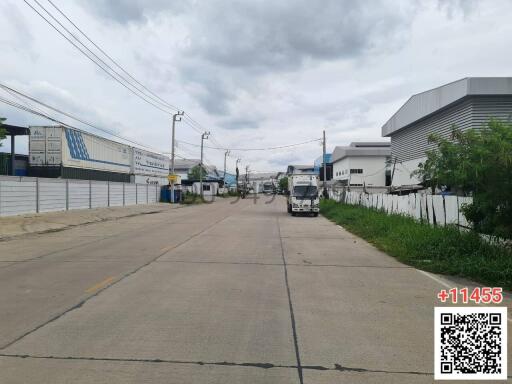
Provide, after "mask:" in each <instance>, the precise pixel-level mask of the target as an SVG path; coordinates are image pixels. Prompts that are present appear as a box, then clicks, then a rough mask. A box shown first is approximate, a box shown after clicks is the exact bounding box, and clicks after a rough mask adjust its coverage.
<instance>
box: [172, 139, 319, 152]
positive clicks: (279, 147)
mask: <svg viewBox="0 0 512 384" xmlns="http://www.w3.org/2000/svg"><path fill="white" fill-rule="evenodd" d="M321 140H322V139H312V140H308V141H304V142H301V143H295V144H287V145H279V146H276V147H264V148H227V147H210V146H206V145H205V146H204V147H205V148H208V149H217V150H222V151H226V150H230V151H271V150H275V149H283V148H291V147H296V146H299V145H304V144H309V143H313V142H315V141H321ZM179 143H182V144H186V145H191V146H194V147H200V145H199V144H194V143H189V142H187V141H184V140H179Z"/></svg>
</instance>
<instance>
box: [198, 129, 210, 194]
mask: <svg viewBox="0 0 512 384" xmlns="http://www.w3.org/2000/svg"><path fill="white" fill-rule="evenodd" d="M209 135H210V132H207V131H205V132H203V133H202V134H201V164H200V166H199V188H200V194H201V200H203V142H204V139H208V136H209Z"/></svg>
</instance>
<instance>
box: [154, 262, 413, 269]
mask: <svg viewBox="0 0 512 384" xmlns="http://www.w3.org/2000/svg"><path fill="white" fill-rule="evenodd" d="M157 262H158V263H183V264H233V265H263V266H276V267H282V266H283V264H282V263H262V262H257V261H209V260H195V261H191V260H158V261H157ZM286 265H287V266H288V267H305V268H314V267H319V268H320V267H323V268H326V267H327V268H329V267H332V268H382V269H414V268H413V267H409V266H381V265H343V264H299V263H286Z"/></svg>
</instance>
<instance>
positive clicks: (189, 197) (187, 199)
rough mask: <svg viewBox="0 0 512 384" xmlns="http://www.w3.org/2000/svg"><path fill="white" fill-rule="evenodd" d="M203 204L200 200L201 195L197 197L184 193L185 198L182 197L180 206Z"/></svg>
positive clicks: (194, 194) (193, 194)
mask: <svg viewBox="0 0 512 384" xmlns="http://www.w3.org/2000/svg"><path fill="white" fill-rule="evenodd" d="M202 203H204V201H203V199H201V195H198V194H196V193H190V192H187V193H185V196H183V201H182V204H188V205H190V204H202Z"/></svg>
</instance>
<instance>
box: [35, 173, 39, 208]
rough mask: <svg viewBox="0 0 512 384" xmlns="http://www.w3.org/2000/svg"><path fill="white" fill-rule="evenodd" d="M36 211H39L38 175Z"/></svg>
mask: <svg viewBox="0 0 512 384" xmlns="http://www.w3.org/2000/svg"><path fill="white" fill-rule="evenodd" d="M36 213H39V177H36Z"/></svg>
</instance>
